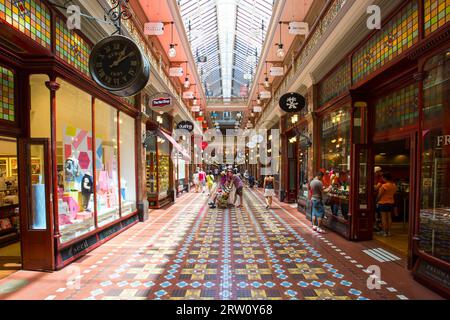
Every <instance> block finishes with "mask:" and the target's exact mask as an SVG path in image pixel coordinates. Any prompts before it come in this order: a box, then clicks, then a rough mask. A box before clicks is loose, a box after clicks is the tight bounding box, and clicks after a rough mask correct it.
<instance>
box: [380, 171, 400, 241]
mask: <svg viewBox="0 0 450 320" xmlns="http://www.w3.org/2000/svg"><path fill="white" fill-rule="evenodd" d="M383 182H384V183H383V185H382V186H381V187H380V189H379V191H378V197H377V200H378V201H377V204H378V210H379V211H380V213H381V225H382V228H383V230H382V231H380V232H379V233H378V234H379V235H381V236H384V237H388V236H390V235H391V226H392V211H393V210H394V207H395V194H396V193H397V186H396V185H395V183H394V181H393V179H392V175H391V174H390V173H388V172H386V173H383Z"/></svg>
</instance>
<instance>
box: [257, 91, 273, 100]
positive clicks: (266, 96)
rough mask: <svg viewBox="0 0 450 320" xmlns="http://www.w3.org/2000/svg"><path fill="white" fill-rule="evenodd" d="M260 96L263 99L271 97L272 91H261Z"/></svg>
mask: <svg viewBox="0 0 450 320" xmlns="http://www.w3.org/2000/svg"><path fill="white" fill-rule="evenodd" d="M259 96H260V98H261V99H270V98H271V97H272V93H271V92H270V91H261V92H260V93H259Z"/></svg>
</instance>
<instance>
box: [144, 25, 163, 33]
mask: <svg viewBox="0 0 450 320" xmlns="http://www.w3.org/2000/svg"><path fill="white" fill-rule="evenodd" d="M144 34H145V35H146V36H162V35H164V23H162V22H147V23H146V24H144Z"/></svg>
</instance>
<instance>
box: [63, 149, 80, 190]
mask: <svg viewBox="0 0 450 320" xmlns="http://www.w3.org/2000/svg"><path fill="white" fill-rule="evenodd" d="M80 171H81V170H80V163H79V162H78V159H76V158H75V157H73V156H70V157H69V158H67V160H66V162H65V164H64V174H65V182H66V185H67V189H68V190H76V188H75V182H76V178H77V177H78V176H79V175H80Z"/></svg>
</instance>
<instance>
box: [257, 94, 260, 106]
mask: <svg viewBox="0 0 450 320" xmlns="http://www.w3.org/2000/svg"><path fill="white" fill-rule="evenodd" d="M256 103H257V104H259V105H260V104H261V95H260V94H259V93H258V97H257V98H256Z"/></svg>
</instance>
